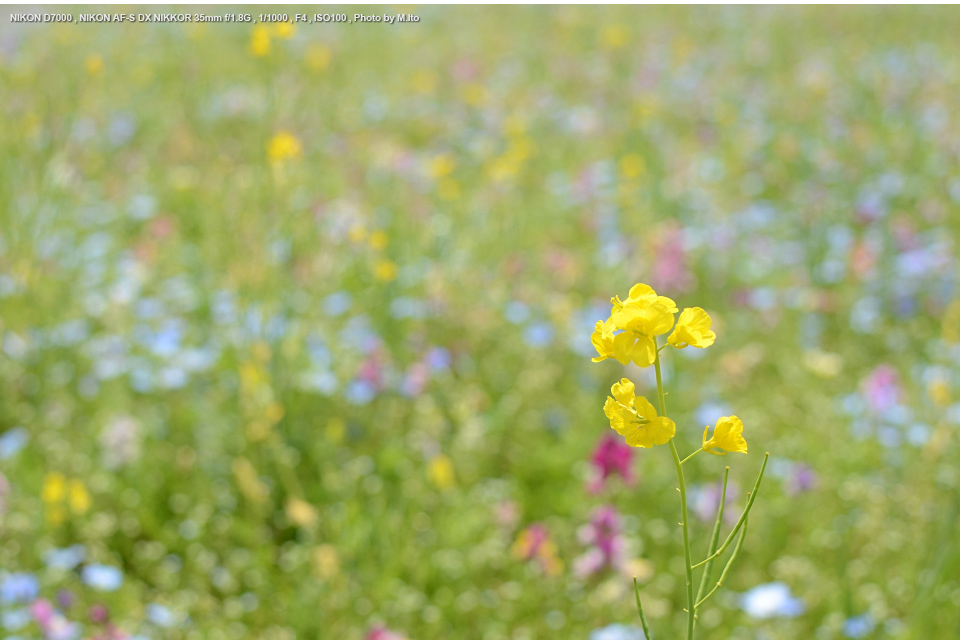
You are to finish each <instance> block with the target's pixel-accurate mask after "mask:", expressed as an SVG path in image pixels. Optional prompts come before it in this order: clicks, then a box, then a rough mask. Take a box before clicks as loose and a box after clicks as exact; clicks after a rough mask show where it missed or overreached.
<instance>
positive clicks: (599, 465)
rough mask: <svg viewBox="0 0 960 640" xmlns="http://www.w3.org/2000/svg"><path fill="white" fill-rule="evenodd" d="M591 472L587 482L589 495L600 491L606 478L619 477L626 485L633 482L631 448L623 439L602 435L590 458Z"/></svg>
mask: <svg viewBox="0 0 960 640" xmlns="http://www.w3.org/2000/svg"><path fill="white" fill-rule="evenodd" d="M590 463H591V464H592V465H593V470H592V473H591V476H590V480H589V481H588V482H587V490H588V491H589V492H590V493H597V492H599V491H601V490H602V489H603V488H604V486H605V485H606V482H607V478H609V477H610V476H612V475H615V474H616V475H619V476H621V477H622V478H623V479H624V481H625V482H626V483H627V484H632V483H633V482H634V481H635V478H634V475H633V471H631V469H630V465H631V464H632V463H633V448H632V447H630V446H629V445H628V444H627V443H626V442H624V441H623V439H621V438H618V437H616V436H613V435H611V434H607V435H604V436H603V438H601V439H600V442H599V443H598V444H597V448H596V449H594V450H593V454H592V455H591V456H590Z"/></svg>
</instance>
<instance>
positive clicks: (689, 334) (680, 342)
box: [667, 307, 717, 349]
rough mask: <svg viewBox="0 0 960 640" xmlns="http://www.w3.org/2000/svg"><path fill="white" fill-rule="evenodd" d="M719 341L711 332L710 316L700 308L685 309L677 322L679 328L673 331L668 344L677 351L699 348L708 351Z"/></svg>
mask: <svg viewBox="0 0 960 640" xmlns="http://www.w3.org/2000/svg"><path fill="white" fill-rule="evenodd" d="M716 339H717V334H715V333H714V332H713V331H711V330H710V316H709V315H708V314H707V312H706V311H704V310H703V309H701V308H700V307H691V308H689V309H684V310H683V313H681V314H680V318H679V319H678V320H677V328H676V329H674V330H673V333H672V334H670V337H669V338H667V342H668V343H670V345H671V346H674V347H676V348H677V349H683V348H685V347H697V348H698V349H706V348H707V347H709V346H710V345H712V344H713V342H714V340H716Z"/></svg>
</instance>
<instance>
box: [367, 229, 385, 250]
mask: <svg viewBox="0 0 960 640" xmlns="http://www.w3.org/2000/svg"><path fill="white" fill-rule="evenodd" d="M389 241H390V238H389V237H388V236H387V234H386V233H385V232H383V231H381V230H379V229H377V230H376V231H374V232H373V233H371V234H370V238H369V239H368V240H367V242H368V243H369V244H370V248H371V249H376V250H377V251H380V250H381V249H384V248H386V246H387V244H388V243H389Z"/></svg>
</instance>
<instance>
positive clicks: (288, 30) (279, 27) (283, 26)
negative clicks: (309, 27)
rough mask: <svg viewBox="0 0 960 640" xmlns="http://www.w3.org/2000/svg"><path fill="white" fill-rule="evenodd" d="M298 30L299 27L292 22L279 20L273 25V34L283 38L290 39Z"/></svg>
mask: <svg viewBox="0 0 960 640" xmlns="http://www.w3.org/2000/svg"><path fill="white" fill-rule="evenodd" d="M296 32H297V28H296V27H295V26H293V23H292V22H278V23H277V24H276V25H275V26H274V27H273V34H274V35H275V36H277V37H278V38H281V39H283V40H289V39H290V38H292V37H293V36H294V34H295V33H296Z"/></svg>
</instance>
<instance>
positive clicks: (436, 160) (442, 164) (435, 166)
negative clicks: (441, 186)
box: [428, 153, 457, 180]
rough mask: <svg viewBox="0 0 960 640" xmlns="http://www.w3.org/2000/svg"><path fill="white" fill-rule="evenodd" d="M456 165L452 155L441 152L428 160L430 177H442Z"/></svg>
mask: <svg viewBox="0 0 960 640" xmlns="http://www.w3.org/2000/svg"><path fill="white" fill-rule="evenodd" d="M456 166H457V161H456V159H455V158H454V157H453V156H452V155H450V154H449V153H441V154H439V155H437V156H434V157H433V159H432V160H430V166H429V167H428V170H429V172H430V177H431V178H433V179H434V180H436V179H437V178H443V177H445V176H448V175H450V174H451V173H453V169H454V167H456Z"/></svg>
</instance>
